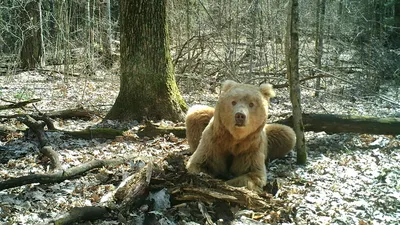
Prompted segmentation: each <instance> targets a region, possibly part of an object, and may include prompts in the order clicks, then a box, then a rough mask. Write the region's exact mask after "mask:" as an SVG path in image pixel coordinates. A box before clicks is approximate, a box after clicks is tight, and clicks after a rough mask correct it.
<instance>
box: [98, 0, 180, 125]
mask: <svg viewBox="0 0 400 225" xmlns="http://www.w3.org/2000/svg"><path fill="white" fill-rule="evenodd" d="M120 10H121V11H120V12H121V13H120V27H121V77H120V83H121V85H120V92H119V95H118V97H117V99H116V101H115V103H114V105H113V107H112V108H111V110H110V112H109V113H108V115H107V117H106V118H108V119H118V120H142V119H143V118H144V117H145V118H148V119H162V118H163V119H168V120H173V121H180V120H183V118H184V113H183V112H184V111H186V109H187V106H186V103H185V102H184V100H183V98H182V97H181V94H180V92H179V89H178V87H177V85H176V81H175V76H174V70H173V66H172V60H171V56H170V52H169V42H168V28H167V18H166V0H161V1H157V2H155V1H147V0H134V1H132V0H121V1H120Z"/></svg>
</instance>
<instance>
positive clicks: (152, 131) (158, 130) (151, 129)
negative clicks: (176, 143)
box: [137, 122, 186, 138]
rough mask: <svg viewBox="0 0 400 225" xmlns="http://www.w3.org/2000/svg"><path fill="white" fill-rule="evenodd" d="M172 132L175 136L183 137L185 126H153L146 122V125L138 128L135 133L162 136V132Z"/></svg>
mask: <svg viewBox="0 0 400 225" xmlns="http://www.w3.org/2000/svg"><path fill="white" fill-rule="evenodd" d="M170 133H173V134H174V135H175V136H176V137H179V138H185V137H186V128H185V127H164V126H155V125H154V124H152V123H150V122H146V125H145V126H144V128H143V129H141V130H139V131H138V133H137V135H138V136H139V137H150V138H152V137H156V136H162V135H164V134H170Z"/></svg>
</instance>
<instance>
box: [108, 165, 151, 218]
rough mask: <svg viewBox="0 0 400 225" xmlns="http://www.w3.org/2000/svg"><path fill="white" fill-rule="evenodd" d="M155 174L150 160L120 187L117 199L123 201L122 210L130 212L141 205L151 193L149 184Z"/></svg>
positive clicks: (116, 195) (116, 194)
mask: <svg viewBox="0 0 400 225" xmlns="http://www.w3.org/2000/svg"><path fill="white" fill-rule="evenodd" d="M152 174H153V163H152V162H149V163H147V165H146V166H145V167H143V168H142V169H141V170H140V171H139V172H138V173H136V174H134V175H132V176H131V177H130V179H129V180H128V182H125V183H124V184H123V185H120V187H118V190H117V191H116V193H115V195H114V196H115V199H116V200H117V201H120V202H121V201H122V203H121V206H120V212H125V213H127V212H129V211H130V210H131V209H135V208H137V207H139V206H141V205H142V204H143V202H144V200H145V199H146V198H147V196H148V195H149V185H150V180H151V176H152Z"/></svg>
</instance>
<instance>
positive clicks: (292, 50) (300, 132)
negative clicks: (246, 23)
mask: <svg viewBox="0 0 400 225" xmlns="http://www.w3.org/2000/svg"><path fill="white" fill-rule="evenodd" d="M298 23H299V3H298V0H290V4H289V12H288V20H287V35H286V45H285V50H286V65H287V73H288V76H289V85H290V101H291V102H292V106H293V109H292V111H293V129H294V131H295V133H296V150H297V163H298V164H305V163H306V162H307V150H306V141H305V138H304V126H303V120H302V115H301V114H302V109H301V99H300V81H299V32H298V29H299V24H298Z"/></svg>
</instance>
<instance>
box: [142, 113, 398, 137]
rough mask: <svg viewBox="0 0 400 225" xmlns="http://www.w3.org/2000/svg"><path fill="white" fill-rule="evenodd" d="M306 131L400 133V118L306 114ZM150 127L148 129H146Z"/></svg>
mask: <svg viewBox="0 0 400 225" xmlns="http://www.w3.org/2000/svg"><path fill="white" fill-rule="evenodd" d="M271 123H279V124H285V125H288V126H290V127H293V125H292V124H293V122H292V117H291V116H290V117H289V118H286V119H282V120H278V121H271ZM303 123H304V128H305V131H314V132H320V131H325V132H326V133H328V134H332V133H359V134H390V135H398V134H400V118H395V117H390V118H379V117H371V116H352V115H336V114H304V113H303ZM146 129H148V131H147V130H146ZM185 132H186V128H185V127H154V126H153V127H150V128H144V129H143V130H142V131H139V132H138V134H139V133H141V134H142V135H144V136H147V137H150V138H151V137H156V136H158V135H164V134H169V133H173V134H174V135H175V136H177V137H180V138H185V137H186V133H185Z"/></svg>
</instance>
